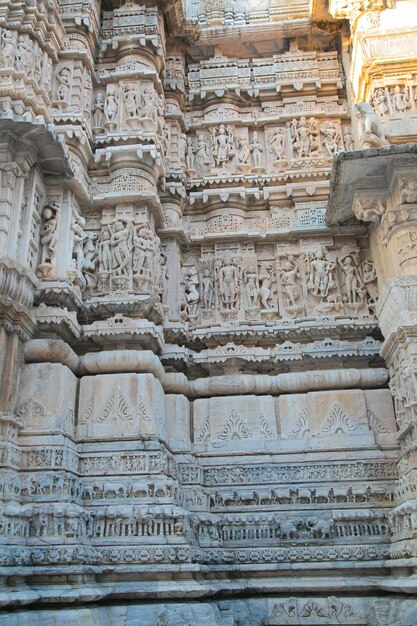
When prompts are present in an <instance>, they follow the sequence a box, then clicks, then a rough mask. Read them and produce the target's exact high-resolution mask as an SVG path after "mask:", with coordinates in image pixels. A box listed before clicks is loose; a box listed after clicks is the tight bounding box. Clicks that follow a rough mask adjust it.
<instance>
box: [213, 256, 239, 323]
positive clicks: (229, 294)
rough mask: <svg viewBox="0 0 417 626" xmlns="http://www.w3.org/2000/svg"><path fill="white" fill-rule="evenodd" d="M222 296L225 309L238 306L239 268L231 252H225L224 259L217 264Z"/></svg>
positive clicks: (228, 309)
mask: <svg viewBox="0 0 417 626" xmlns="http://www.w3.org/2000/svg"><path fill="white" fill-rule="evenodd" d="M216 270H217V277H218V283H219V292H220V298H221V302H222V305H223V309H224V310H225V311H230V310H232V309H237V308H238V299H239V270H238V268H237V267H236V265H234V264H233V261H232V257H231V255H230V254H225V255H224V258H223V261H220V262H218V263H217V264H216Z"/></svg>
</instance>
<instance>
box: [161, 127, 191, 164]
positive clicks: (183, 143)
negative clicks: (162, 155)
mask: <svg viewBox="0 0 417 626" xmlns="http://www.w3.org/2000/svg"><path fill="white" fill-rule="evenodd" d="M164 135H165V136H166V137H168V139H169V132H168V133H166V134H165V133H164ZM187 146H188V144H187V135H186V134H185V133H181V134H180V136H179V137H178V161H179V166H180V167H181V168H182V167H184V166H185V165H186V163H187Z"/></svg>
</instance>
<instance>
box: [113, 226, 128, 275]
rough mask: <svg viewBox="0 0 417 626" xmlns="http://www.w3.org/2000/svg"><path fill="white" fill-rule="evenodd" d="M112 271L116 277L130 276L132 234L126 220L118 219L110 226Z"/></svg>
mask: <svg viewBox="0 0 417 626" xmlns="http://www.w3.org/2000/svg"><path fill="white" fill-rule="evenodd" d="M108 228H109V231H110V246H111V255H112V269H113V271H114V273H115V274H116V275H126V274H129V270H130V261H131V250H132V243H131V239H132V232H131V229H130V228H129V225H128V222H127V221H126V220H121V219H116V220H115V222H114V223H113V225H111V226H109V227H108Z"/></svg>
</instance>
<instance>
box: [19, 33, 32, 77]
mask: <svg viewBox="0 0 417 626" xmlns="http://www.w3.org/2000/svg"><path fill="white" fill-rule="evenodd" d="M32 54H33V48H32V41H31V40H30V39H29V37H28V36H27V35H20V36H19V39H18V41H17V48H16V69H17V71H18V72H24V73H25V74H26V76H27V77H28V78H29V77H30V76H31V74H32Z"/></svg>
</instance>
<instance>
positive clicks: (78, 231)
mask: <svg viewBox="0 0 417 626" xmlns="http://www.w3.org/2000/svg"><path fill="white" fill-rule="evenodd" d="M84 226H85V219H84V218H83V216H82V215H78V216H77V215H73V217H72V223H71V231H72V239H73V249H72V256H73V258H74V259H75V268H76V270H77V272H79V273H81V271H82V269H83V266H84V241H85V238H86V234H85V231H84Z"/></svg>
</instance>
